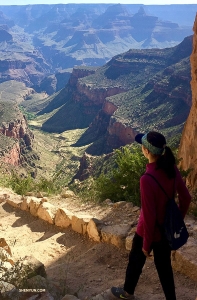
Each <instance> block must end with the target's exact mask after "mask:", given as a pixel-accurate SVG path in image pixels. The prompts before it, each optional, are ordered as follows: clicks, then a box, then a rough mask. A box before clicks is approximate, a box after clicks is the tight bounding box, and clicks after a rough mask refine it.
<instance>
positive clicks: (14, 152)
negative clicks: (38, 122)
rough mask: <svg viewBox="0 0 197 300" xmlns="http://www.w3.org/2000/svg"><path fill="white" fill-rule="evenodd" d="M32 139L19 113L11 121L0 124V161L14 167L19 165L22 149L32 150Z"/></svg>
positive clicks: (23, 118)
mask: <svg viewBox="0 0 197 300" xmlns="http://www.w3.org/2000/svg"><path fill="white" fill-rule="evenodd" d="M13 110H14V108H13ZM33 138H34V136H33V133H32V132H31V131H30V130H29V128H28V125H27V121H26V118H25V117H24V116H23V115H22V113H20V112H19V113H18V115H17V118H16V119H14V120H13V121H10V122H6V121H5V122H2V123H1V124H0V145H1V147H0V160H1V161H3V162H5V163H8V164H11V165H14V166H17V165H19V164H20V163H21V154H22V153H23V151H24V148H25V149H29V150H31V149H32V142H33Z"/></svg>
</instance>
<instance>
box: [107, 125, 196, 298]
mask: <svg viewBox="0 0 197 300" xmlns="http://www.w3.org/2000/svg"><path fill="white" fill-rule="evenodd" d="M135 140H136V142H138V143H140V144H142V152H143V154H144V156H145V157H146V158H147V159H148V161H149V163H148V164H147V166H146V172H145V174H146V173H149V174H150V175H152V176H154V177H155V178H156V180H157V181H158V182H159V183H160V184H161V186H162V187H163V189H164V190H165V191H166V193H167V195H169V197H170V198H171V197H173V194H174V192H175V191H176V192H177V193H178V199H179V208H180V211H181V213H182V216H183V218H184V217H185V215H186V213H187V210H188V208H189V204H190V201H191V196H190V194H189V192H188V189H187V188H186V186H185V183H184V182H183V180H182V178H181V175H180V172H179V171H178V169H177V167H176V166H175V157H174V155H173V153H172V151H171V149H170V148H169V147H167V146H166V139H165V137H164V136H163V135H162V134H160V133H158V132H154V131H151V132H149V133H148V134H138V135H136V137H135ZM145 174H144V175H143V176H142V177H141V178H140V193H141V212H140V217H139V221H138V225H137V230H136V233H135V236H134V238H133V244H132V249H131V252H130V255H129V263H128V266H127V270H126V277H125V283H124V288H119V287H112V288H111V292H112V294H113V295H114V296H115V297H116V298H119V299H136V298H135V296H134V291H135V287H136V285H137V283H138V280H139V277H140V274H141V272H142V268H143V266H144V264H145V261H146V258H147V257H149V256H150V252H151V250H153V254H154V263H155V266H156V269H157V272H158V275H159V279H160V282H161V285H162V288H163V291H164V294H165V297H166V300H176V294H175V286H174V278H173V271H172V267H171V249H170V246H169V244H168V242H167V240H166V239H165V237H164V236H163V235H162V234H161V230H160V226H159V225H162V223H163V222H164V216H165V206H166V203H167V201H168V198H167V196H166V195H165V194H164V192H163V191H162V189H161V188H160V187H159V185H158V184H157V182H156V181H155V180H154V179H153V178H152V177H151V176H148V175H145Z"/></svg>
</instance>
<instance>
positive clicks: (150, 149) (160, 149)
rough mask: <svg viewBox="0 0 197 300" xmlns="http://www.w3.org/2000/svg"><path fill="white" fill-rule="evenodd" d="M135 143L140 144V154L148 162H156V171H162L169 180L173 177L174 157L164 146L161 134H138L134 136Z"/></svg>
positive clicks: (152, 132) (153, 132) (164, 142)
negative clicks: (147, 159) (141, 153)
mask: <svg viewBox="0 0 197 300" xmlns="http://www.w3.org/2000/svg"><path fill="white" fill-rule="evenodd" d="M135 141H136V142H138V143H140V144H142V152H143V154H144V155H145V156H146V157H147V158H149V161H156V168H157V169H162V170H163V171H164V172H165V173H166V174H167V176H168V177H169V178H173V177H175V169H174V165H175V157H174V155H173V153H172V151H171V149H170V148H169V147H168V146H166V139H165V137H164V136H163V134H161V133H159V132H156V131H150V132H148V133H146V134H142V133H140V134H137V135H136V137H135Z"/></svg>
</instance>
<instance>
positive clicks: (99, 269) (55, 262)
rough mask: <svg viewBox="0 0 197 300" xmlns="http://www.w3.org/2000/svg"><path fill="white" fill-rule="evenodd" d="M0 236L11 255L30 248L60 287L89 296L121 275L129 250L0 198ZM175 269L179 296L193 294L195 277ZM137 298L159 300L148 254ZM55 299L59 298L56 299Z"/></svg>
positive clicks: (185, 299) (183, 299) (181, 299)
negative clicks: (31, 212) (17, 206)
mask: <svg viewBox="0 0 197 300" xmlns="http://www.w3.org/2000/svg"><path fill="white" fill-rule="evenodd" d="M0 223H1V224H0V237H4V238H5V239H6V241H7V242H8V243H9V245H10V246H11V250H12V253H13V257H14V258H15V259H17V258H20V257H24V256H25V255H30V254H33V255H34V256H35V257H36V258H37V259H38V260H40V261H41V262H42V263H43V264H44V265H45V268H46V272H47V276H48V279H50V280H52V281H53V283H54V284H55V286H56V287H57V288H58V289H59V291H61V293H63V294H66V293H69V294H74V293H77V295H78V298H80V299H82V300H83V299H91V297H92V296H94V295H97V294H100V293H101V292H102V291H105V290H107V289H108V288H110V287H111V286H114V285H115V286H116V285H121V284H122V283H123V281H124V274H125V268H126V265H127V258H128V251H126V250H120V249H118V248H116V247H115V246H113V245H108V244H104V243H96V242H93V241H91V240H89V239H88V238H87V237H86V236H82V235H80V234H77V233H76V232H73V231H72V230H71V229H64V230H62V229H60V228H58V227H56V226H54V225H50V224H48V223H47V222H44V221H42V220H40V219H38V218H36V217H33V216H32V215H31V214H30V213H28V212H24V211H21V210H19V209H14V208H13V207H11V206H10V205H8V204H7V203H5V202H3V203H1V204H0ZM174 274H175V283H176V291H177V299H178V300H195V299H196V297H197V282H194V281H192V280H191V279H189V278H187V277H186V276H183V275H182V274H179V273H177V272H175V273H174ZM136 295H137V296H139V299H141V300H147V299H149V300H164V296H163V292H162V289H161V286H160V283H159V279H158V276H157V273H156V270H155V267H154V263H153V261H152V260H147V262H146V265H145V267H144V272H143V274H142V276H141V278H140V281H139V283H138V286H137V289H136ZM57 300H58V299H57Z"/></svg>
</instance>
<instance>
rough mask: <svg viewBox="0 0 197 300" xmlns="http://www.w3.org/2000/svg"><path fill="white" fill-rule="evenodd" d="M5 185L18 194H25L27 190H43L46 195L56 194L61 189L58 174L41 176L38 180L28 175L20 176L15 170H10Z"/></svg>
mask: <svg viewBox="0 0 197 300" xmlns="http://www.w3.org/2000/svg"><path fill="white" fill-rule="evenodd" d="M7 185H8V186H9V187H11V188H12V190H13V191H14V192H15V193H17V194H19V195H26V194H27V192H31V191H33V192H44V193H47V195H50V194H56V193H58V192H60V191H61V186H60V185H59V182H58V176H54V177H53V178H52V179H46V178H43V177H41V178H40V179H39V180H35V179H34V178H32V177H31V176H30V175H27V176H24V177H22V176H20V175H19V174H17V173H16V172H12V173H11V176H10V177H9V178H8V183H7Z"/></svg>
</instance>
